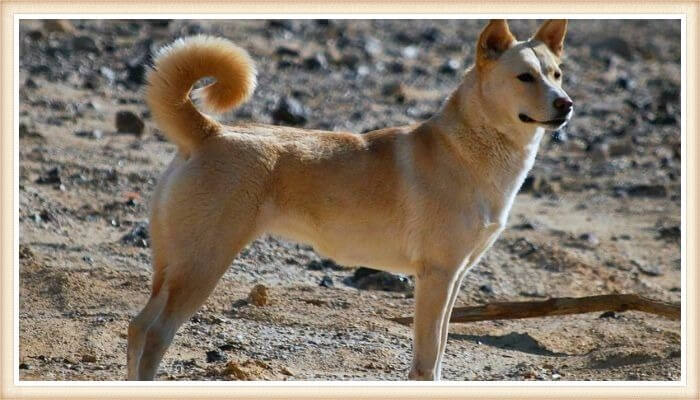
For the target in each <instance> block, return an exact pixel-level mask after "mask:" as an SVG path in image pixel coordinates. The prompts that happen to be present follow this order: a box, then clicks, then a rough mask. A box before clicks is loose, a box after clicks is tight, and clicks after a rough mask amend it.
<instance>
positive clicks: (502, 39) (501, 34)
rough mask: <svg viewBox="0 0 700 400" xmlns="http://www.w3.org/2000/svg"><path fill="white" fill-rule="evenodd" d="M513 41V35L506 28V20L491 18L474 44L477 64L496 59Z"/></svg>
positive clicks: (514, 40)
mask: <svg viewBox="0 0 700 400" xmlns="http://www.w3.org/2000/svg"><path fill="white" fill-rule="evenodd" d="M515 42H516V39H515V36H513V34H512V33H510V29H508V22H506V20H505V19H492V20H491V22H489V24H488V25H486V28H484V30H483V31H481V35H480V36H479V42H478V43H477V45H476V60H477V65H478V66H482V65H484V64H485V63H487V62H488V61H490V60H495V59H497V58H498V56H500V55H501V53H503V52H504V51H506V50H508V49H509V48H510V47H511V46H513V44H515Z"/></svg>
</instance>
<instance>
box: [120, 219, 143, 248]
mask: <svg viewBox="0 0 700 400" xmlns="http://www.w3.org/2000/svg"><path fill="white" fill-rule="evenodd" d="M148 239H149V234H148V225H147V224H146V223H144V222H141V223H138V224H137V225H136V226H135V227H134V228H133V229H132V230H131V231H130V232H129V233H127V234H126V235H124V236H122V238H121V242H122V243H125V244H130V245H132V246H136V247H143V248H147V247H148V246H149V244H148Z"/></svg>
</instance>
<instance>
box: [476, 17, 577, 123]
mask: <svg viewBox="0 0 700 400" xmlns="http://www.w3.org/2000/svg"><path fill="white" fill-rule="evenodd" d="M566 24H567V23H566V20H548V21H545V22H544V23H543V24H542V26H541V27H540V28H539V29H538V30H537V33H535V35H534V36H533V37H532V38H531V39H529V40H527V41H524V42H519V41H517V39H516V38H515V36H513V34H512V33H511V32H510V29H508V23H507V22H506V21H505V20H502V19H499V20H492V21H491V22H490V23H489V24H488V25H487V26H486V28H484V30H483V31H482V32H481V35H480V36H479V41H478V43H477V51H476V69H477V74H478V78H477V79H478V80H479V82H478V84H479V86H480V92H481V96H482V98H483V100H484V101H485V102H486V103H487V104H488V107H489V110H490V111H491V110H492V111H495V112H497V113H498V118H499V119H501V120H502V121H503V122H505V123H507V125H509V126H513V125H518V124H524V125H521V126H522V127H523V128H528V127H535V126H539V127H543V128H545V129H550V130H555V129H559V128H561V127H562V126H564V125H565V124H566V123H567V122H568V121H569V119H570V118H571V115H572V114H573V102H572V101H571V98H570V97H569V96H568V95H567V94H566V92H564V90H563V89H562V87H561V84H562V71H561V66H560V63H561V61H560V59H561V55H562V51H563V49H564V36H565V35H566ZM518 130H521V129H518ZM524 130H527V129H524Z"/></svg>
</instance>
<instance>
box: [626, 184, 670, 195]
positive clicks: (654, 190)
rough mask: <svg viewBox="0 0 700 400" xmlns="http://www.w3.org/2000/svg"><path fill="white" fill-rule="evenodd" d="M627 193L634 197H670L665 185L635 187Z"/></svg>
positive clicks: (627, 190)
mask: <svg viewBox="0 0 700 400" xmlns="http://www.w3.org/2000/svg"><path fill="white" fill-rule="evenodd" d="M626 192H627V194H628V195H629V196H632V197H654V198H664V197H666V196H667V195H668V193H667V191H666V187H665V186H663V185H644V184H642V185H633V186H630V187H628V188H627V189H626Z"/></svg>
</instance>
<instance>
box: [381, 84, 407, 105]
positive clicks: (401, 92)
mask: <svg viewBox="0 0 700 400" xmlns="http://www.w3.org/2000/svg"><path fill="white" fill-rule="evenodd" d="M382 95H383V96H387V97H393V98H394V99H395V100H396V101H397V102H399V103H403V102H404V101H405V100H406V87H405V86H404V84H403V83H401V82H389V83H387V84H385V85H384V86H382Z"/></svg>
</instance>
